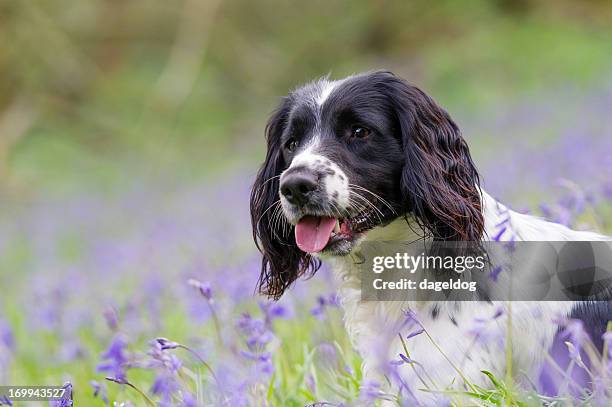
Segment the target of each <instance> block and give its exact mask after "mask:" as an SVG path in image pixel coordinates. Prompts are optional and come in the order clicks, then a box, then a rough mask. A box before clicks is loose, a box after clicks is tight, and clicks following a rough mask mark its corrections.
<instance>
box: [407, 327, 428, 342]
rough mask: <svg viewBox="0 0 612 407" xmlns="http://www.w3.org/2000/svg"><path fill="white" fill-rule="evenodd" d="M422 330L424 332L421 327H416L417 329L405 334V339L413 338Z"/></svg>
mask: <svg viewBox="0 0 612 407" xmlns="http://www.w3.org/2000/svg"><path fill="white" fill-rule="evenodd" d="M423 332H425V329H423V328H422V327H421V328H418V329H416V330H414V331H412V332H410V333H409V334H408V335H406V339H410V338H414V337H415V336H417V335H420V334H422V333H423Z"/></svg>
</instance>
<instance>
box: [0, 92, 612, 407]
mask: <svg viewBox="0 0 612 407" xmlns="http://www.w3.org/2000/svg"><path fill="white" fill-rule="evenodd" d="M610 106H612V82H611V81H608V82H605V81H604V82H603V83H600V84H596V86H592V87H591V88H589V89H586V90H585V89H571V88H568V87H565V88H563V89H559V90H554V89H552V90H549V91H547V92H545V93H542V94H541V95H539V96H538V98H531V99H529V100H527V101H524V100H518V101H516V102H504V103H501V102H500V103H499V104H497V105H494V106H489V107H488V108H487V109H488V110H485V111H484V112H480V113H479V114H473V113H464V114H461V112H459V113H458V114H457V115H456V116H457V120H458V122H459V124H460V125H461V127H462V128H463V129H464V133H465V135H466V138H467V139H468V141H469V143H470V145H471V146H472V149H473V152H474V155H475V158H476V162H477V164H478V165H479V166H480V168H481V171H482V174H483V178H484V187H485V188H486V189H487V190H488V191H489V192H490V193H491V194H492V195H494V196H496V197H498V198H500V199H502V200H504V201H505V202H507V203H509V204H510V205H511V206H512V207H514V208H515V209H517V210H521V211H529V212H531V213H535V214H540V215H542V216H544V217H546V218H549V219H551V220H554V221H556V222H560V223H563V224H567V225H570V226H573V227H575V228H579V229H586V228H592V229H597V230H600V231H602V232H606V231H607V232H612V205H611V203H612V164H611V163H612V116H611V115H610V114H609V109H610ZM255 170H256V163H255V162H254V161H253V165H252V166H250V167H247V168H243V169H242V170H226V171H222V172H219V173H218V174H217V175H215V176H214V177H213V178H212V179H210V180H208V181H206V182H198V183H195V182H184V181H180V182H177V181H176V180H175V179H173V178H172V177H157V178H155V179H151V178H150V177H146V176H139V175H134V176H130V177H125V182H123V183H121V184H120V185H117V186H115V187H114V188H113V189H112V190H111V191H110V192H108V191H105V192H104V193H102V192H101V191H97V190H96V188H92V187H91V185H90V186H88V187H86V186H83V188H81V189H77V190H71V191H72V192H71V193H69V194H66V193H57V192H54V191H52V190H49V191H45V190H41V191H39V192H37V193H36V194H35V195H32V196H28V197H25V198H24V197H21V198H20V199H12V198H11V197H6V199H3V200H2V201H1V203H0V206H1V210H0V218H1V220H0V270H2V271H1V273H0V287H1V291H0V383H11V384H24V385H25V384H27V385H34V384H54V385H62V384H65V386H66V387H67V388H68V389H69V390H71V392H72V394H73V397H74V400H75V401H74V405H78V406H158V405H159V406H183V407H192V406H232V407H235V406H304V405H310V404H314V405H317V406H321V407H322V406H330V407H331V406H370V405H376V404H377V403H378V402H379V401H380V400H383V399H386V400H393V401H395V402H396V403H397V404H398V405H412V404H410V402H409V401H407V400H409V395H410V394H411V392H414V391H418V389H419V388H420V386H419V384H418V383H399V385H398V386H396V387H395V388H394V389H393V393H388V392H387V393H385V392H382V391H381V383H374V382H366V381H364V380H362V377H361V374H360V359H359V356H358V355H357V354H355V352H354V351H353V350H352V349H351V346H350V344H349V341H348V339H347V337H346V335H345V333H344V331H343V329H342V324H341V319H342V315H341V310H340V309H339V308H338V306H337V303H336V300H335V297H334V283H333V279H332V277H331V275H330V273H329V271H328V270H325V269H323V270H321V271H320V272H319V273H318V274H317V275H316V276H315V277H314V278H312V279H310V280H307V281H300V282H299V283H298V284H296V286H295V287H294V289H292V290H291V291H290V292H289V293H288V294H286V295H285V296H284V297H283V298H282V299H281V300H280V301H279V302H277V303H273V302H269V301H268V300H266V299H265V298H262V297H259V296H258V295H257V294H256V292H255V286H256V282H257V278H258V273H259V262H260V257H259V255H258V253H257V252H256V250H255V248H254V245H253V243H252V240H251V235H250V233H251V231H250V230H251V229H250V220H249V214H248V194H249V189H250V182H251V179H252V178H253V176H254V172H255ZM502 227H503V226H500V228H502ZM503 232H504V231H503V230H500V233H503ZM494 317H495V316H494ZM407 318H408V319H409V320H410V321H409V322H410V323H409V324H408V325H409V326H410V327H411V328H408V327H407V328H406V332H401V333H400V334H401V335H402V337H403V338H404V340H405V343H406V346H407V348H408V349H409V347H410V338H411V337H413V336H414V335H419V334H426V332H424V331H423V329H422V328H420V327H419V325H418V316H417V317H415V316H413V315H407ZM486 324H487V321H482V320H479V321H474V325H473V326H471V327H466V330H467V334H470V335H474V336H475V337H476V338H480V339H481V340H482V339H483V338H484V337H486V336H485V335H483V332H484V331H485V330H486ZM564 335H565V338H566V340H567V349H566V351H567V352H568V355H569V356H570V357H571V358H572V359H573V362H572V368H573V369H576V370H581V369H582V370H585V371H587V370H588V371H587V373H588V376H589V377H590V378H591V379H592V380H590V381H594V382H595V383H596V386H595V392H590V391H589V390H587V389H576V386H571V383H566V386H565V387H566V390H567V392H566V393H567V394H566V395H564V396H563V397H559V398H550V397H548V396H546V395H545V394H546V389H545V388H543V387H542V385H541V384H539V383H534V385H533V388H532V389H520V390H519V389H517V388H516V387H513V385H512V383H510V382H508V381H507V380H505V379H504V378H501V377H500V378H495V377H491V388H490V389H482V388H477V387H475V386H474V387H473V388H471V389H469V391H466V392H465V393H463V394H460V395H458V394H454V393H444V392H443V389H439V390H441V391H442V393H441V399H440V400H441V401H440V403H441V404H444V405H483V406H493V405H509V404H512V405H521V406H536V405H541V404H542V403H545V404H546V405H549V406H562V405H574V403H575V404H576V405H578V404H580V402H577V401H575V400H576V399H573V397H578V398H579V399H580V398H581V399H583V400H587V404H588V403H590V405H609V402H606V401H605V400H609V399H611V398H612V392H611V391H612V390H611V389H612V385H611V382H610V379H609V378H608V377H607V375H609V374H610V373H611V372H609V370H608V358H609V352H608V350H607V349H608V348H607V343H608V342H609V341H610V340H612V334H606V336H605V338H604V339H605V343H606V347H605V349H594V348H593V347H592V346H590V345H589V344H590V342H589V340H588V338H586V337H585V335H584V333H583V330H582V327H581V325H580V324H579V323H578V322H576V321H566V328H565V331H564ZM411 357H412V359H409V358H408V357H407V356H406V355H396V358H395V359H393V360H390V361H389V366H390V369H408V368H410V365H411V364H414V363H418V361H419V355H411ZM587 359H588V360H589V363H588V365H589V368H587V366H586V365H585V360H587ZM611 367H612V366H611ZM483 374H485V373H483ZM572 400H574V401H572ZM3 403H4V404H8V405H11V403H10V402H9V401H8V400H0V405H2V404H3ZM317 403H318V404H317ZM33 405H34V404H33ZM51 405H53V406H68V405H71V404H70V402H69V401H67V400H64V401H58V402H54V403H52V404H51Z"/></svg>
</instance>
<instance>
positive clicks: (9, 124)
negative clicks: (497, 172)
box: [0, 0, 612, 193]
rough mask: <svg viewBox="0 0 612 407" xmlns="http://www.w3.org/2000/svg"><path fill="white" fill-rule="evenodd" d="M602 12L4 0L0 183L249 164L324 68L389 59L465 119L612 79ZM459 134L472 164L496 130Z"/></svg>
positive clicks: (526, 1) (474, 3) (16, 186)
mask: <svg viewBox="0 0 612 407" xmlns="http://www.w3.org/2000/svg"><path fill="white" fill-rule="evenodd" d="M611 18H612V4H611V3H610V2H607V1H603V0H601V1H597V0H590V1H580V2H573V1H565V0H563V1H535V0H534V1H531V0H519V1H510V0H498V1H479V0H471V1H460V2H458V1H439V2H430V1H404V2H388V1H333V2H328V1H310V2H275V1H256V2H255V1H253V2H252V1H220V0H212V1H203V0H187V1H177V2H161V1H158V2H151V1H146V0H143V1H118V0H117V1H113V0H109V1H74V0H57V1H7V0H2V1H1V2H0V41H1V42H0V44H1V45H0V112H1V114H0V163H1V164H2V166H1V168H0V177H1V182H2V185H3V187H7V186H8V187H11V188H13V189H12V191H13V192H15V193H22V192H23V191H24V189H25V190H30V191H31V190H35V189H37V188H39V187H41V186H43V185H44V186H50V187H53V188H57V187H65V186H74V185H75V184H76V185H81V186H82V185H83V184H85V185H90V186H92V187H93V188H97V189H98V190H103V189H104V188H107V187H109V186H112V185H114V184H115V183H116V182H118V181H121V180H122V179H125V178H126V177H129V175H127V174H126V172H130V174H134V173H141V174H143V175H145V176H146V175H151V176H153V177H159V176H170V177H179V176H180V177H183V176H184V177H187V179H201V177H206V176H209V175H210V174H215V173H217V172H218V171H219V170H220V169H226V168H228V166H234V167H243V168H253V167H254V166H255V165H256V164H257V163H258V162H259V161H260V160H261V158H262V156H263V143H262V140H263V138H262V133H263V130H262V129H263V127H264V124H265V120H266V118H267V116H268V114H269V113H270V112H271V110H272V109H273V108H274V107H275V105H276V103H277V101H278V98H279V97H280V96H282V95H284V94H286V92H287V91H288V90H289V89H291V88H293V87H295V86H297V85H299V84H301V83H303V82H305V81H308V80H312V79H313V78H317V77H319V76H322V75H326V74H328V73H329V74H331V76H332V77H334V78H337V77H342V76H344V75H347V74H350V73H353V72H359V71H363V70H370V69H389V70H392V71H394V72H396V73H397V74H399V75H401V76H403V77H404V78H406V79H407V80H409V81H410V82H412V83H415V84H417V85H419V86H420V87H422V88H423V89H425V90H426V91H427V92H429V93H430V94H432V95H433V96H434V98H435V99H437V100H438V101H439V102H440V103H441V104H442V105H444V106H445V107H446V108H447V109H448V110H449V111H450V112H451V113H452V114H453V115H454V116H455V117H456V118H458V121H459V124H460V125H463V127H465V123H463V122H462V120H463V121H465V122H468V123H469V122H470V120H474V118H475V120H476V121H477V120H478V118H486V117H488V116H490V114H491V112H493V111H496V110H499V106H500V104H502V105H510V104H511V103H520V102H521V101H522V100H524V99H530V98H531V99H533V98H534V97H537V96H538V95H539V94H541V93H542V92H543V90H546V89H556V88H559V87H568V86H569V87H572V88H574V89H585V88H588V87H590V86H598V85H599V83H600V81H602V78H603V79H606V80H608V81H609V79H610V76H611V74H612V69H611V67H612V35H611V34H612V26H610V24H609V22H610V21H611ZM552 98H554V96H553V97H551V99H552ZM496 130H498V131H499V132H502V133H503V132H504V131H505V129H504V128H503V127H502V128H499V129H496ZM483 133H484V132H483ZM466 136H467V137H472V138H476V140H477V141H478V142H471V146H472V149H473V150H474V154H475V156H476V160H477V162H478V161H479V160H481V161H482V160H484V158H485V156H486V155H487V153H488V152H490V151H491V148H492V147H494V146H495V142H500V137H499V135H498V134H479V132H478V131H473V132H471V133H468V132H466ZM507 136H508V137H516V138H521V137H523V136H524V135H512V134H508V135H507ZM542 137H545V134H542V132H540V133H539V136H538V138H542ZM553 137H554V135H553ZM526 139H528V140H529V139H531V141H533V137H526ZM496 140H497V141H496ZM501 141H503V140H501Z"/></svg>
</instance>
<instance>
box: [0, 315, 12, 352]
mask: <svg viewBox="0 0 612 407" xmlns="http://www.w3.org/2000/svg"><path fill="white" fill-rule="evenodd" d="M0 345H4V346H5V347H6V348H8V349H11V350H13V349H14V347H15V337H14V335H13V331H12V330H11V327H10V326H9V324H8V323H7V322H5V321H3V320H2V319H0Z"/></svg>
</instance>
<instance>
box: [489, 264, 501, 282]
mask: <svg viewBox="0 0 612 407" xmlns="http://www.w3.org/2000/svg"><path fill="white" fill-rule="evenodd" d="M502 271H503V267H502V266H495V267H494V268H493V270H491V272H490V273H489V278H490V279H491V281H493V282H497V279H498V278H499V274H500V273H501V272H502Z"/></svg>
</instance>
